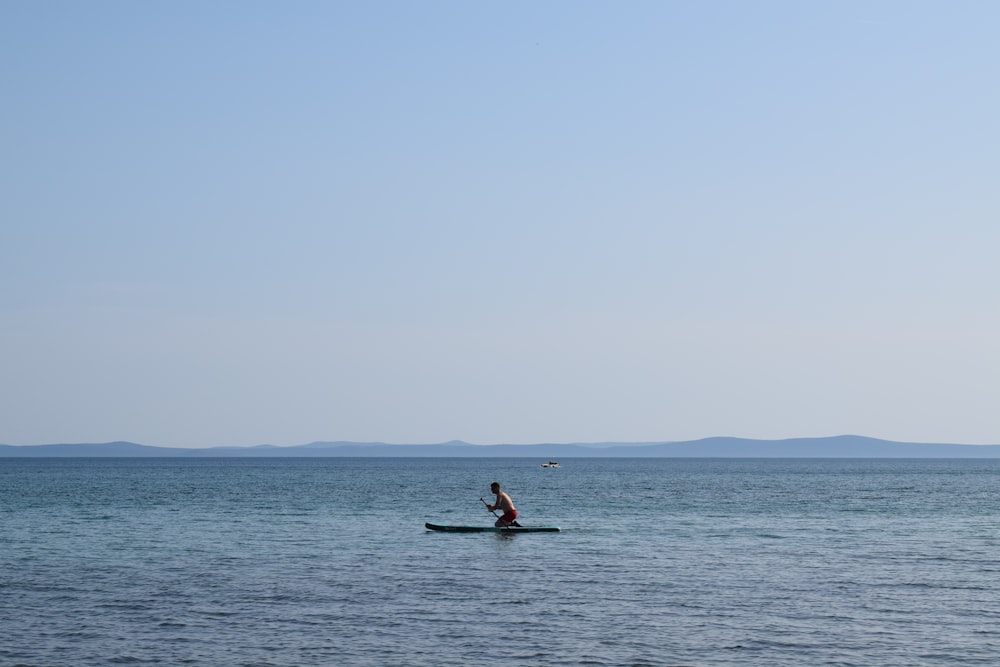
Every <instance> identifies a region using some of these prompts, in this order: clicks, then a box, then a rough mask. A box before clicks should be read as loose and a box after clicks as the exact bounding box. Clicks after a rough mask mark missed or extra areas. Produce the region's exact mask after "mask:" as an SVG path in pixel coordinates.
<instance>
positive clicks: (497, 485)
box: [490, 482, 500, 493]
mask: <svg viewBox="0 0 1000 667" xmlns="http://www.w3.org/2000/svg"><path fill="white" fill-rule="evenodd" d="M490 491H492V492H493V493H500V482H493V483H492V484H490Z"/></svg>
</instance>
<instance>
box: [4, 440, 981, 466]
mask: <svg viewBox="0 0 1000 667" xmlns="http://www.w3.org/2000/svg"><path fill="white" fill-rule="evenodd" d="M331 456H341V457H343V456H353V457H380V456H397V457H407V456H411V457H529V458H539V459H546V460H548V459H554V460H555V459H560V458H574V457H589V458H590V457H619V458H624V457H684V458H691V457H707V458H1000V445H961V444H925V443H912V442H893V441H889V440H878V439H875V438H867V437H864V436H858V435H840V436H833V437H827V438H791V439H787V440H750V439H747V438H721V437H720V438H704V439H702V440H688V441H684V442H601V443H540V444H532V445H510V444H498V445H473V444H469V443H467V442H462V441H459V440H455V441H452V442H445V443H439V444H426V445H421V444H412V445H402V444H386V443H381V442H311V443H309V444H306V445H296V446H291V447H277V446H274V445H257V446H255V447H208V448H202V449H183V448H177V447H152V446H149V445H139V444H136V443H133V442H107V443H101V444H55V445H23V446H13V445H0V458H3V457H6V458H11V457H187V458H192V457H331Z"/></svg>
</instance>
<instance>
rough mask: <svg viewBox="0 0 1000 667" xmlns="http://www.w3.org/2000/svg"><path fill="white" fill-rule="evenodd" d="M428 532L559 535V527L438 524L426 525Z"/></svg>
mask: <svg viewBox="0 0 1000 667" xmlns="http://www.w3.org/2000/svg"><path fill="white" fill-rule="evenodd" d="M424 527H425V528H427V530H437V531H441V532H445V533H558V532H559V526H511V527H509V528H498V527H496V526H442V525H440V524H437V523H425V524H424Z"/></svg>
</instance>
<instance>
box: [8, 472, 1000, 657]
mask: <svg viewBox="0 0 1000 667" xmlns="http://www.w3.org/2000/svg"><path fill="white" fill-rule="evenodd" d="M541 463H544V461H539V460H537V459H528V458H489V459H484V458H307V459H303V458H288V459H282V458H218V459H202V458H197V459H195V458H191V459H187V458H163V459H147V458H120V459H103V458H88V459H83V458H81V459H72V458H44V459H43V458H38V459H20V458H18V459H15V458H9V459H0V665H2V666H4V667H7V666H31V667H59V666H63V665H66V666H72V667H84V666H88V665H94V666H98V665H99V666H106V665H136V666H140V665H170V666H173V665H196V666H201V665H204V666H206V667H221V666H229V665H233V666H242V667H279V666H280V667H308V666H313V665H316V666H319V665H323V666H325V665H359V666H361V665H363V666H381V665H404V666H408V665H412V666H423V665H426V666H449V665H455V666H462V667H465V666H469V665H504V666H510V665H514V666H520V665H531V666H535V665H537V666H546V665H589V666H604V665H608V666H611V665H614V666H618V665H637V666H639V665H641V666H652V665H656V666H659V665H663V666H692V667H694V666H698V667H723V666H740V667H746V666H755V665H760V666H767V667H776V666H784V665H788V666H792V665H794V666H796V667H801V666H808V667H812V666H819V665H839V666H849V665H850V666H890V665H899V666H907V667H912V666H920V665H927V666H934V667H938V666H947V665H991V666H995V665H998V664H1000V460H997V459H982V460H975V459H973V460H970V459H962V460H946V459H919V460H916V459H914V460H906V459H882V460H876V459H680V458H676V459H671V458H664V459H648V458H641V459H639V458H636V459H624V458H581V459H567V460H562V461H560V463H561V466H560V467H559V468H543V467H542V466H541ZM493 481H499V482H500V483H501V485H502V486H503V488H504V489H505V490H506V491H508V492H509V493H510V495H511V496H512V498H513V500H514V502H515V504H516V505H517V507H518V510H519V511H520V521H521V523H522V524H524V525H558V526H560V527H561V528H562V531H561V532H558V533H522V534H497V533H472V534H469V533H463V534H450V533H437V532H430V531H427V530H426V529H425V527H424V523H425V522H434V523H444V524H461V525H484V526H488V525H491V524H492V522H493V520H494V518H493V516H492V515H491V514H490V513H488V512H487V511H486V508H485V507H484V505H483V503H482V502H481V500H480V499H481V498H485V499H486V500H490V497H489V487H490V483H491V482H493Z"/></svg>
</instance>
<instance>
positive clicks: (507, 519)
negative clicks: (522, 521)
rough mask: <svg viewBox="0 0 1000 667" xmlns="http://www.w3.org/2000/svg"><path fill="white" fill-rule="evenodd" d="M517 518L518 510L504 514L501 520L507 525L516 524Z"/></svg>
mask: <svg viewBox="0 0 1000 667" xmlns="http://www.w3.org/2000/svg"><path fill="white" fill-rule="evenodd" d="M516 518H517V510H507V511H506V512H504V513H503V516H502V517H500V519H501V520H503V522H504V523H506V524H507V525H510V524H512V523H514V519H516Z"/></svg>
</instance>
